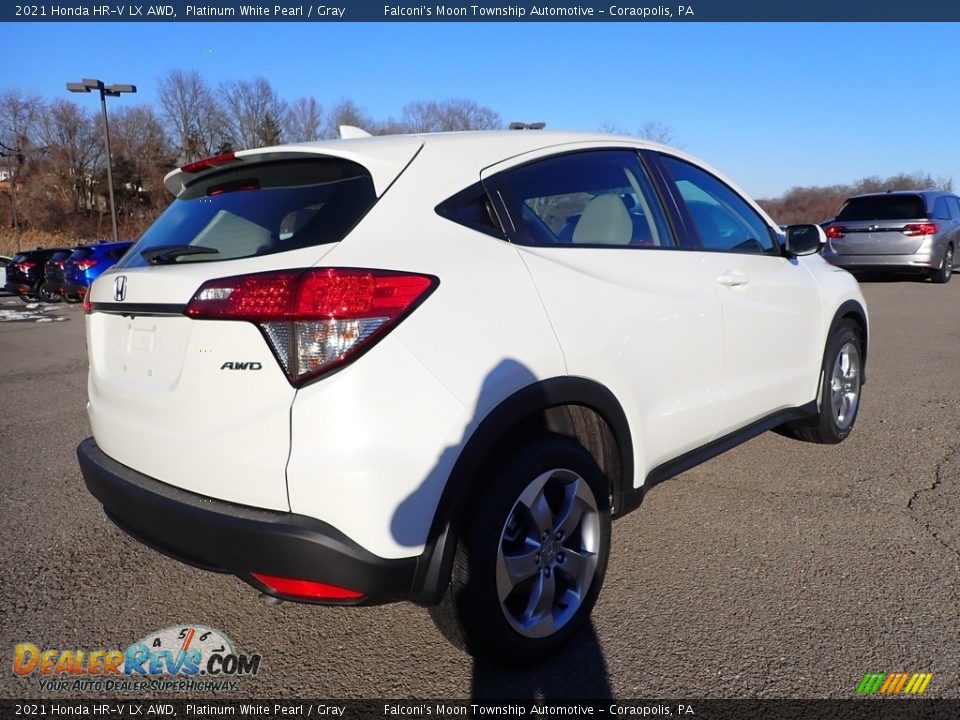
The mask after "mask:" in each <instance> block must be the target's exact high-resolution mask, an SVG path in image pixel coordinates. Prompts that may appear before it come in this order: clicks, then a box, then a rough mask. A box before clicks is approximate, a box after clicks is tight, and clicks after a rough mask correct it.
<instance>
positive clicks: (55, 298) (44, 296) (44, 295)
mask: <svg viewBox="0 0 960 720" xmlns="http://www.w3.org/2000/svg"><path fill="white" fill-rule="evenodd" d="M39 292H40V300H42V301H43V302H45V303H58V302H60V293H57V292H54V291H53V290H49V289H48V288H47V286H46V285H41V286H40V291H39Z"/></svg>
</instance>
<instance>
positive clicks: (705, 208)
mask: <svg viewBox="0 0 960 720" xmlns="http://www.w3.org/2000/svg"><path fill="white" fill-rule="evenodd" d="M661 158H662V159H663V164H664V166H665V167H666V169H667V172H668V174H669V176H670V179H671V180H672V181H673V183H674V186H675V187H676V189H677V191H678V193H679V194H680V197H681V198H682V199H683V202H684V204H685V205H686V208H687V211H688V213H689V216H690V219H691V221H692V222H693V226H694V228H695V229H696V231H697V235H698V236H699V240H700V248H701V249H703V250H721V251H726V252H743V253H757V254H768V255H774V254H777V250H776V248H775V247H774V244H773V236H772V234H771V230H770V227H769V226H768V225H767V223H766V222H765V221H764V220H763V218H762V217H760V215H759V214H758V213H757V212H756V210H754V209H753V208H752V207H751V206H750V204H749V203H747V201H746V200H744V199H743V198H742V197H740V196H739V195H738V194H737V193H735V192H734V191H733V190H731V189H730V188H729V187H728V186H727V185H726V184H724V183H723V182H721V181H720V180H718V179H717V178H715V177H714V176H713V175H711V174H709V173H708V172H706V171H704V170H701V169H700V168H698V167H695V166H694V165H691V164H690V163H687V162H684V161H682V160H678V159H677V158H673V157H670V156H668V155H663V156H661Z"/></svg>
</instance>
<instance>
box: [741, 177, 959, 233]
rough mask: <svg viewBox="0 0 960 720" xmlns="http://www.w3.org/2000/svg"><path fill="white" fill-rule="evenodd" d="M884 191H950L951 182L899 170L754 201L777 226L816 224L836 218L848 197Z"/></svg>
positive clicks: (791, 191)
mask: <svg viewBox="0 0 960 720" xmlns="http://www.w3.org/2000/svg"><path fill="white" fill-rule="evenodd" d="M887 190H947V191H953V181H952V180H951V179H950V178H942V177H937V178H935V177H933V176H931V175H928V174H926V173H913V174H904V173H901V174H900V175H894V176H892V177H888V178H878V177H867V178H863V179H861V180H857V181H856V182H853V183H850V184H849V185H829V186H826V187H795V188H792V189H791V190H788V191H787V192H786V193H784V194H783V195H782V196H781V197H779V198H774V199H765V200H757V202H758V203H759V205H760V206H761V207H762V208H763V209H764V210H766V211H767V213H769V215H770V217H772V218H773V219H774V220H776V221H777V223H779V224H780V225H791V224H794V223H820V222H823V221H824V220H831V219H832V218H834V217H836V214H837V211H838V210H839V209H840V206H841V205H842V204H843V201H844V200H846V199H847V198H848V197H851V196H853V195H862V194H864V193H874V192H886V191H887Z"/></svg>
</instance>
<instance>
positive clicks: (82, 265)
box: [77, 260, 99, 271]
mask: <svg viewBox="0 0 960 720" xmlns="http://www.w3.org/2000/svg"><path fill="white" fill-rule="evenodd" d="M98 262H99V261H98V260H77V270H84V271H86V270H89V269H90V268H92V267H93V266H94V265H96V264H97V263H98Z"/></svg>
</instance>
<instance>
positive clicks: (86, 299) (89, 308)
mask: <svg viewBox="0 0 960 720" xmlns="http://www.w3.org/2000/svg"><path fill="white" fill-rule="evenodd" d="M80 295H82V296H83V311H84V312H85V313H90V312H93V303H91V302H90V293H85V292H81V293H80Z"/></svg>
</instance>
